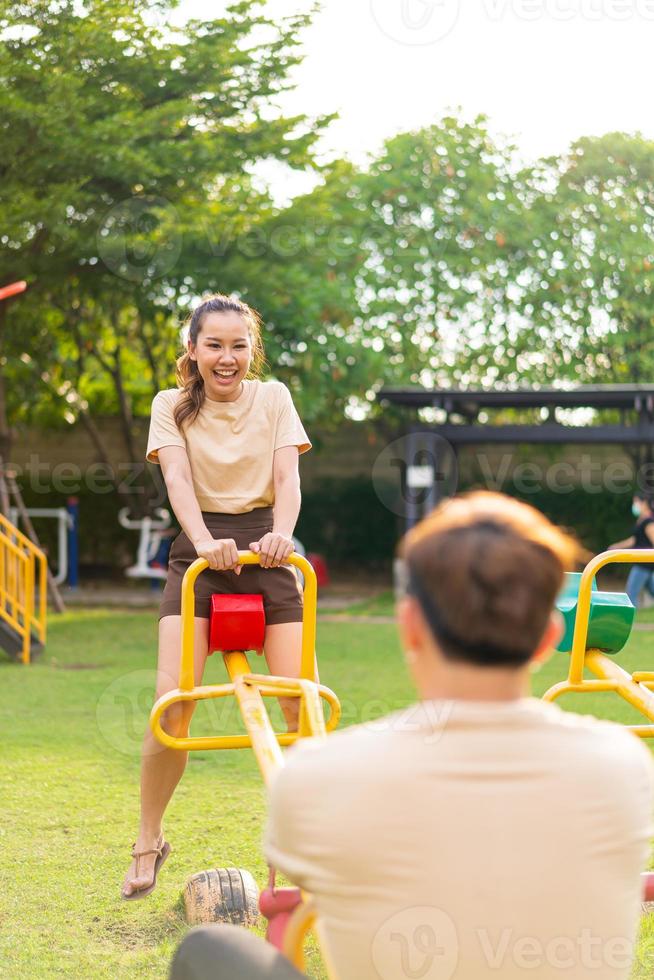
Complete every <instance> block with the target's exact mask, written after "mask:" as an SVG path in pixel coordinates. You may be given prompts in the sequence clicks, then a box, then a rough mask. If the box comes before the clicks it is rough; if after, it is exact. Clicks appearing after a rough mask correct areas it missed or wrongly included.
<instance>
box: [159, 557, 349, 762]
mask: <svg viewBox="0 0 654 980" xmlns="http://www.w3.org/2000/svg"><path fill="white" fill-rule="evenodd" d="M238 557H239V562H240V564H241V565H258V564H259V555H255V554H254V553H253V552H251V551H239V553H238ZM288 562H289V564H291V565H295V566H296V567H297V568H299V569H300V571H301V572H302V574H303V576H304V609H303V613H302V662H301V667H300V676H299V677H297V678H296V677H276V676H274V675H269V674H253V673H252V672H251V670H250V665H249V663H248V659H247V656H246V655H245V653H244V652H243V651H241V650H235V651H232V652H229V653H224V654H223V659H224V661H225V666H226V667H227V672H228V674H229V677H230V681H231V683H230V684H207V685H203V686H199V687H196V686H195V679H194V669H193V645H194V629H193V627H194V617H195V592H194V586H195V581H196V579H197V577H198V575H200V573H201V572H203V571H204V570H205V569H206V568H208V567H209V563H208V562H207V561H206V560H205V559H204V558H197V559H196V560H195V561H194V562H193V564H192V565H191V566H190V567H189V568H188V569H187V571H186V574H185V575H184V580H183V582H182V610H181V614H182V648H181V656H180V665H179V687H178V688H175V689H174V690H172V691H168V692H167V693H166V694H164V695H163V696H162V697H160V698H159V700H158V701H156V703H155V704H154V707H153V708H152V713H151V715H150V727H151V728H152V731H153V732H154V734H155V736H156V737H157V738H158V739H159V741H160V742H162V743H163V744H164V745H167V746H168V747H169V748H171V749H180V750H182V751H193V750H202V749H243V748H251V749H253V750H254V752H255V755H256V756H257V761H258V762H259V765H260V767H261V772H262V775H263V777H264V780H266V781H267V780H268V777H269V775H271V771H270V764H272V766H273V771H274V769H275V768H276V767H277V766H278V765H280V764H281V752H279V746H280V745H290V744H291V743H292V742H295V741H297V739H298V738H303V737H304V736H306V735H323V734H326V733H327V732H330V731H332V730H333V729H334V728H336V726H337V725H338V721H339V718H340V713H341V710H340V704H339V701H338V698H337V697H336V695H335V694H334V692H333V691H331V690H330V689H329V688H328V687H325V686H324V685H322V684H318V683H316V680H315V677H316V674H315V662H316V655H315V644H316V603H317V594H318V588H317V583H316V573H315V572H314V570H313V568H312V566H311V565H310V564H309V562H308V561H307V560H306V558H302V557H301V556H300V555H291V556H290V558H289V559H288ZM230 695H234V696H235V697H236V699H237V701H238V703H239V706H240V708H241V713H242V715H243V720H244V722H245V726H246V729H247V731H248V734H247V735H207V736H197V737H193V736H190V735H189V736H181V737H179V736H172V735H169V734H168V732H166V731H164V729H163V728H162V726H161V716H162V715H163V713H164V711H166V709H167V708H169V707H170V706H171V705H173V704H177V703H178V702H183V701H206V700H212V699H214V698H222V697H229V696H230ZM264 697H278V698H279V697H299V698H301V705H300V727H299V730H298V731H297V732H278V733H275V732H273V729H272V725H271V723H270V719H269V718H268V714H267V712H266V710H265V707H264V704H263V698H264ZM320 698H323V699H324V700H325V701H327V703H328V704H329V706H330V715H329V718H328V719H327V722H326V723H325V721H324V718H323V713H322V710H321V708H320ZM271 734H272V736H273V740H274V742H275V748H274V749H273V747H272V745H271V744H270V735H271ZM263 746H265V751H264V750H263Z"/></svg>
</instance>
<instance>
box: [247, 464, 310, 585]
mask: <svg viewBox="0 0 654 980" xmlns="http://www.w3.org/2000/svg"><path fill="white" fill-rule="evenodd" d="M298 458H299V453H298V448H297V446H282V448H281V449H277V450H275V453H274V455H273V485H274V488H275V506H274V512H273V513H274V516H273V529H272V531H271V532H269V533H268V534H264V536H263V537H262V538H261V540H260V541H254V542H252V543H251V544H250V548H251V550H252V551H255V552H260V553H261V565H262V567H263V568H273V567H275V566H277V565H280V564H281V563H282V562H283V561H284V560H285V559H286V558H288V556H289V555H291V554H292V553H293V550H294V546H293V541H292V537H293V531H294V529H295V525H296V523H297V519H298V515H299V513H300V503H301V499H302V497H301V494H300V472H299V466H298Z"/></svg>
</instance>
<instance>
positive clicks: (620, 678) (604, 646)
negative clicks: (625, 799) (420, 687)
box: [543, 549, 654, 902]
mask: <svg viewBox="0 0 654 980" xmlns="http://www.w3.org/2000/svg"><path fill="white" fill-rule="evenodd" d="M633 562H639V563H643V564H653V563H654V549H653V550H649V549H647V550H644V549H643V550H638V551H635V550H628V551H627V550H619V551H618V550H616V551H605V552H603V553H602V554H600V555H597V556H596V557H595V558H593V559H592V561H590V562H589V563H588V565H586V568H585V569H584V571H583V572H582V573H581V574H576V573H575V574H571V575H568V576H567V581H566V585H565V587H564V589H563V591H562V592H561V593H560V595H559V597H558V599H557V608H558V609H559V611H560V612H561V613H562V615H563V619H564V622H565V632H564V635H563V638H562V639H561V641H560V643H559V646H558V649H559V650H561V651H563V652H565V653H569V654H570V666H569V670H568V677H567V680H565V681H561V682H560V683H558V684H554V685H553V687H550V688H549V690H547V691H546V692H545V694H544V695H543V699H544V700H545V701H555V700H556V698H558V697H561V695H562V694H566V693H569V692H575V693H580V694H588V693H594V692H598V691H606V692H609V691H611V692H613V693H615V694H617V695H618V696H619V697H621V698H623V699H624V700H625V701H626V702H627V703H628V704H630V705H631V706H632V707H634V708H636V710H637V711H640V713H641V714H642V715H644V716H645V718H647V719H648V721H649V722H651V724H647V725H629V726H627V727H628V728H630V730H631V731H632V732H634V734H635V735H639V736H640V737H641V738H654V693H652V692H653V690H654V671H648V670H638V671H634V672H633V673H631V674H630V673H628V672H627V671H626V670H624V668H622V667H620V665H619V664H617V663H616V662H615V660H612V659H611V657H612V656H615V654H617V653H619V652H620V650H622V648H623V647H624V645H625V644H626V642H627V640H628V639H629V636H630V634H631V628H632V626H633V622H634V617H635V614H636V610H635V608H634V606H633V604H632V602H631V600H630V599H629V597H628V596H627V595H625V594H624V593H621V592H600V591H599V590H597V589H596V588H595V575H596V574H597V572H598V571H599V570H600V569H601V568H604V566H606V565H610V564H617V563H633ZM586 669H587V670H589V671H590V672H591V673H592V674H594V675H595V676H594V677H592V678H590V677H586V676H585V675H584V671H585V670H586ZM642 880H643V901H645V902H654V872H647V873H645V874H643V876H642Z"/></svg>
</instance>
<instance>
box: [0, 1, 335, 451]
mask: <svg viewBox="0 0 654 980" xmlns="http://www.w3.org/2000/svg"><path fill="white" fill-rule="evenodd" d="M174 6H175V4H165V3H162V4H159V5H158V13H159V15H160V17H158V18H157V17H154V18H153V16H152V14H153V9H152V8H153V5H152V4H150V3H146V2H145V0H135V2H131V3H124V2H121V0H102V2H92V0H89V2H87V3H86V4H80V3H77V2H74V0H61V2H59V3H57V4H51V3H46V2H27V3H3V4H2V5H0V32H1V33H0V37H1V43H0V133H1V134H2V140H3V158H2V161H1V162H0V207H1V208H2V213H3V235H2V238H0V262H2V266H3V278H6V279H7V280H8V281H11V280H12V279H18V278H25V279H27V280H28V282H29V285H30V288H29V291H28V293H27V294H26V295H25V296H23V297H21V298H20V302H15V303H11V304H9V305H8V304H7V303H4V304H2V305H1V306H0V316H1V317H2V321H1V322H0V344H2V345H3V351H2V353H3V354H4V355H5V357H6V358H7V361H6V363H5V362H4V361H3V362H2V363H3V365H4V373H5V375H7V376H8V378H9V380H10V381H13V380H14V375H13V371H14V368H13V365H14V364H15V363H17V362H18V361H19V358H20V357H21V355H22V361H21V362H20V367H19V368H17V371H18V372H19V374H18V377H19V378H20V379H21V382H22V381H23V378H24V377H25V373H26V368H29V369H31V371H32V375H31V378H30V381H29V383H27V384H25V383H22V384H21V385H20V386H19V392H20V393H19V394H18V395H16V396H14V395H12V398H11V402H10V404H9V410H10V412H11V413H12V414H11V418H12V419H20V418H25V417H26V416H27V415H28V414H30V413H31V412H32V411H33V410H34V408H35V406H38V411H39V420H41V419H43V420H45V418H48V417H51V416H52V413H53V412H54V411H56V410H57V406H59V412H60V414H67V415H70V414H73V415H74V416H79V417H80V418H82V420H83V421H85V422H87V423H88V420H89V418H91V419H92V416H93V414H94V412H97V411H98V409H99V410H101V411H102V410H105V411H106V410H107V409H109V410H110V411H112V412H114V413H116V414H119V415H120V416H121V418H122V421H123V426H124V433H125V444H126V452H127V455H128V457H129V458H133V457H134V447H133V440H132V433H131V426H132V419H133V416H134V414H135V413H138V412H146V411H147V410H148V407H149V402H150V400H151V397H152V395H153V393H154V392H155V391H156V390H157V388H158V387H159V386H164V387H165V386H167V385H168V384H170V380H171V377H172V371H173V367H174V354H175V351H176V348H177V346H178V344H179V332H178V327H179V324H178V321H177V309H178V307H179V305H180V303H183V302H184V299H185V298H186V299H188V297H189V296H190V295H192V294H197V293H201V292H203V291H204V290H205V289H206V288H207V286H208V287H209V288H212V287H213V286H214V285H215V280H216V274H215V273H216V271H217V269H216V266H219V265H220V263H217V262H216V260H215V256H211V254H210V253H211V248H210V246H211V235H210V230H211V222H214V223H217V222H223V223H225V222H230V221H231V220H232V217H234V218H235V220H237V221H241V222H242V220H243V214H244V213H245V214H247V213H248V210H251V211H253V212H255V211H259V210H260V209H261V208H262V207H265V206H266V205H268V206H269V199H268V197H267V195H266V194H262V193H261V192H259V191H256V190H254V188H253V183H252V179H251V173H250V172H251V169H252V167H253V166H254V165H255V164H256V163H257V162H258V161H260V160H264V159H266V160H267V159H271V158H272V159H277V160H279V161H282V162H283V163H284V164H287V165H288V166H291V167H301V168H304V167H306V166H309V165H310V164H311V159H312V158H311V148H312V145H313V143H314V141H315V139H316V138H317V136H318V135H319V133H320V131H321V129H322V127H323V126H324V125H325V123H326V120H323V119H320V118H319V119H311V120H310V119H307V118H306V117H304V116H294V117H292V118H286V117H284V116H282V115H280V113H279V112H278V111H277V110H276V109H275V108H274V99H275V96H276V95H277V94H278V93H280V92H281V91H283V90H284V89H285V88H286V87H287V86H288V73H289V71H290V69H291V68H292V67H293V66H294V65H295V64H296V63H297V62H298V60H299V54H298V47H297V46H298V41H299V32H300V31H301V30H302V28H303V27H304V26H305V25H306V24H307V23H308V19H309V18H308V15H297V16H291V17H287V18H282V19H278V20H275V21H273V20H272V19H270V18H268V17H267V16H266V15H265V14H264V13H261V12H260V7H261V5H260V4H259V3H257V2H255V0H243V2H240V3H237V4H234V5H233V6H231V7H230V8H229V9H228V11H227V12H226V14H225V16H224V17H216V18H214V19H211V20H209V19H208V20H204V21H193V22H191V23H189V24H187V25H185V28H184V30H183V31H180V30H175V29H172V28H169V27H167V26H165V25H164V21H165V15H166V13H167V12H169V11H170V10H171V9H172V8H173V7H174ZM207 202H208V203H207ZM207 219H210V220H209V224H207V223H206V222H207ZM190 231H192V232H194V233H195V236H193V235H191V234H189V232H190ZM198 236H199V237H201V238H203V239H204V241H205V243H206V246H207V247H206V249H205V258H206V261H205V266H206V265H207V263H209V262H212V264H213V266H214V270H215V271H214V275H213V276H212V277H211V278H210V280H209V281H208V282H207V281H205V280H203V279H202V278H201V276H202V273H203V271H204V269H203V267H202V264H200V265H199V266H198V268H197V273H198V274H199V275H198V276H197V277H196V276H194V275H193V269H194V268H195V266H194V260H195V258H196V255H195V254H194V243H195V244H197V238H198ZM185 248H186V252H185V251H184V249H185ZM7 310H9V314H7ZM3 377H4V375H3ZM8 387H11V388H12V389H13V387H14V386H13V385H10V386H8ZM42 401H43V402H44V403H45V405H44V407H43V408H42V406H41V402H42ZM1 405H2V399H1V398H0V406H1ZM87 416H88V418H87ZM7 429H8V420H7V418H2V417H0V435H2V436H3V437H4V439H5V441H6V439H7Z"/></svg>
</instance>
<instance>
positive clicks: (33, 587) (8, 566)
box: [0, 514, 47, 664]
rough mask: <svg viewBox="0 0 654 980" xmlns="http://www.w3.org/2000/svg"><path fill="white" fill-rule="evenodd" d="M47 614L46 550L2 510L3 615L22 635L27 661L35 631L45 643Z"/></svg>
mask: <svg viewBox="0 0 654 980" xmlns="http://www.w3.org/2000/svg"><path fill="white" fill-rule="evenodd" d="M46 616H47V561H46V557H45V554H44V553H43V551H42V550H41V549H40V548H38V547H37V546H36V545H35V544H34V543H33V542H32V541H30V539H29V538H28V537H27V536H26V535H25V534H23V532H22V531H19V530H18V528H17V527H16V526H15V525H14V524H12V523H11V521H9V520H7V518H6V517H5V516H4V514H0V619H3V620H4V621H5V622H6V623H7V624H8V625H9V626H11V627H12V629H14V630H15V631H16V632H17V633H18V635H19V636H20V637H21V639H22V654H21V659H22V661H23V663H24V664H28V663H29V662H30V652H31V641H32V631H34V632H35V633H36V635H37V637H38V639H39V640H40V642H41V643H45V635H46Z"/></svg>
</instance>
